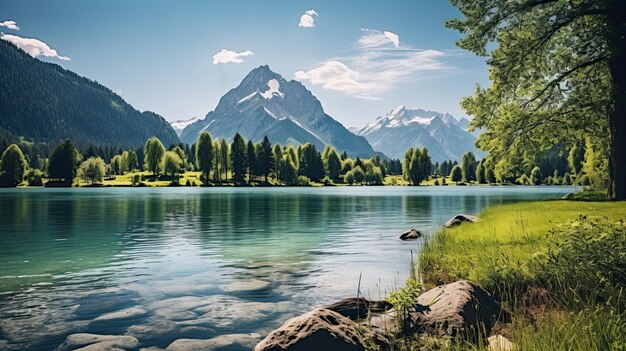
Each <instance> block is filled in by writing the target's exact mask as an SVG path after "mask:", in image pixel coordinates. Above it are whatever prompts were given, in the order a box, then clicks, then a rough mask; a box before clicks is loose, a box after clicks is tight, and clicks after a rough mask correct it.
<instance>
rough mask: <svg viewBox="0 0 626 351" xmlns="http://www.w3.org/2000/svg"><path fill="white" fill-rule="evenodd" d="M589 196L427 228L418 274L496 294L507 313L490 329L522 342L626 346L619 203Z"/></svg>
mask: <svg viewBox="0 0 626 351" xmlns="http://www.w3.org/2000/svg"><path fill="white" fill-rule="evenodd" d="M600 195H601V194H600ZM594 198H598V196H597V195H594V194H589V195H585V196H578V197H577V200H575V201H544V202H528V203H517V204H509V205H498V206H493V207H490V208H487V209H485V210H484V211H483V212H482V214H481V215H480V221H479V222H478V223H465V224H462V225H460V226H458V227H456V228H453V229H448V230H440V231H438V232H437V233H436V234H435V236H434V237H433V239H432V240H431V241H430V242H428V243H427V244H426V245H425V247H424V249H423V251H422V252H421V254H420V271H421V276H422V278H423V279H424V282H425V284H426V285H430V286H432V285H438V284H443V283H448V282H452V281H455V280H458V279H470V280H472V281H475V282H477V283H478V284H480V285H481V286H482V287H483V288H485V289H486V290H488V291H489V292H491V293H492V294H494V296H495V297H496V299H498V300H499V301H500V302H501V304H502V305H503V307H504V308H505V309H507V310H509V311H510V312H511V315H512V321H511V323H501V325H500V326H499V329H498V332H499V333H503V334H505V335H506V336H507V337H509V338H511V339H512V340H513V342H514V343H516V344H517V345H518V347H519V349H520V350H626V332H624V331H625V330H626V308H625V306H626V225H625V224H624V222H623V221H624V220H626V202H593V201H590V200H592V199H594ZM578 200H583V201H578ZM461 349H475V347H470V346H462V347H461Z"/></svg>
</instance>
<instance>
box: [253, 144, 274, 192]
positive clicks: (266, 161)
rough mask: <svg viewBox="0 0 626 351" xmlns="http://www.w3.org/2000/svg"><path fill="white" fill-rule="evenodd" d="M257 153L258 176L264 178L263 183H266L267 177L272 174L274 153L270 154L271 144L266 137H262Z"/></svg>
mask: <svg viewBox="0 0 626 351" xmlns="http://www.w3.org/2000/svg"><path fill="white" fill-rule="evenodd" d="M258 151H259V152H258V153H257V157H258V160H257V161H258V168H259V174H261V175H262V176H263V177H265V182H266V183H267V177H268V176H269V175H270V173H271V172H272V168H273V167H274V153H273V152H272V144H271V143H270V140H269V139H268V138H267V135H266V136H265V137H263V141H261V147H260V148H259V150H258Z"/></svg>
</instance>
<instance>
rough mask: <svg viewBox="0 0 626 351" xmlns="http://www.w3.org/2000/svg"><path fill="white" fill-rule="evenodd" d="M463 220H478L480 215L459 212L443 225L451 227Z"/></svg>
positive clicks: (447, 227)
mask: <svg viewBox="0 0 626 351" xmlns="http://www.w3.org/2000/svg"><path fill="white" fill-rule="evenodd" d="M463 222H472V223H475V222H478V217H475V216H470V215H466V214H459V215H456V216H454V217H452V218H450V220H449V221H447V222H446V224H444V225H443V227H444V228H446V229H450V228H454V227H456V226H458V225H460V224H461V223H463Z"/></svg>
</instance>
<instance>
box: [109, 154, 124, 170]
mask: <svg viewBox="0 0 626 351" xmlns="http://www.w3.org/2000/svg"><path fill="white" fill-rule="evenodd" d="M123 164H124V162H123V160H122V155H115V156H113V158H112V159H111V172H113V174H123V173H124V166H123Z"/></svg>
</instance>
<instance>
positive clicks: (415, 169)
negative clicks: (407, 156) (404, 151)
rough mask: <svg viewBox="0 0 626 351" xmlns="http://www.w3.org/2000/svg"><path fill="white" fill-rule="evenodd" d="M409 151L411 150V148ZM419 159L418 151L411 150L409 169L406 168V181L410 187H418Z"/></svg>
mask: <svg viewBox="0 0 626 351" xmlns="http://www.w3.org/2000/svg"><path fill="white" fill-rule="evenodd" d="M411 150H413V149H412V148H411ZM419 157H420V149H415V150H413V155H412V156H411V160H410V161H409V168H408V181H409V182H410V183H411V184H412V185H420V180H421V179H420V178H421V174H420V162H419Z"/></svg>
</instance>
